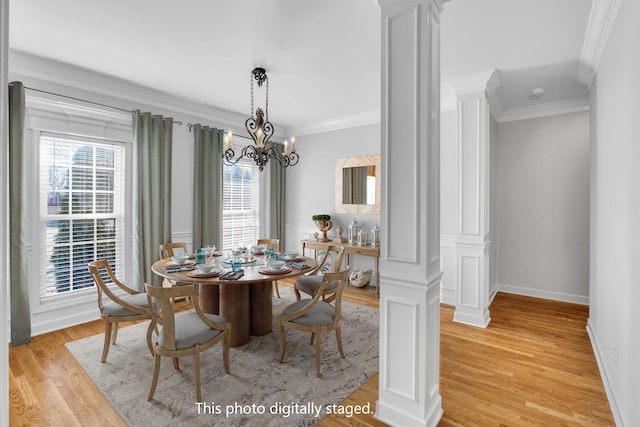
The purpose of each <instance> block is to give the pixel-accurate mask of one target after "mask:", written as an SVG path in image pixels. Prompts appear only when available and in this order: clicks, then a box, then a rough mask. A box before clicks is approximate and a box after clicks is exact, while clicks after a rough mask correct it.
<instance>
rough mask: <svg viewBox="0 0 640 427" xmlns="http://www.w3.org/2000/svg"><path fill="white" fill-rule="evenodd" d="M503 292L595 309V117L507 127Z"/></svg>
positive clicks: (501, 154)
mask: <svg viewBox="0 0 640 427" xmlns="http://www.w3.org/2000/svg"><path fill="white" fill-rule="evenodd" d="M497 168H498V169H497V181H498V182H497V191H498V195H497V210H498V212H497V218H498V221H497V224H498V230H497V231H498V234H497V235H498V239H497V250H498V262H499V270H498V280H499V282H500V285H499V288H500V290H504V291H509V292H515V293H520V294H528V295H533V296H540V297H545V298H552V299H559V300H565V301H574V302H578V303H583V304H587V303H588V295H589V286H588V283H589V277H588V276H589V274H588V273H589V113H588V112H582V113H573V114H565V115H560V116H553V117H545V118H537V119H529V120H521V121H515V122H507V123H501V124H500V125H499V126H498V144H497Z"/></svg>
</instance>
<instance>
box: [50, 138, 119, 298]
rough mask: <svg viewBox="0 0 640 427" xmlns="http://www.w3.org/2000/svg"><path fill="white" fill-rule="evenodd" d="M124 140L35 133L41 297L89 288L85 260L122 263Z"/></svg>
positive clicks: (90, 280) (115, 265) (116, 267)
mask: <svg viewBox="0 0 640 427" xmlns="http://www.w3.org/2000/svg"><path fill="white" fill-rule="evenodd" d="M124 157H125V147H124V144H122V143H119V142H115V141H102V140H94V139H90V138H83V137H75V136H68V135H56V134H50V133H42V134H41V135H40V224H41V243H42V244H41V246H40V247H41V250H42V254H41V257H40V272H41V281H40V283H41V286H40V296H41V298H42V299H46V298H51V297H54V296H55V295H57V294H60V293H65V292H73V291H77V290H79V289H83V288H87V287H93V286H94V283H93V280H92V278H91V275H90V274H89V271H88V267H87V264H88V263H89V262H91V261H93V260H96V259H107V260H108V261H109V264H110V265H111V268H112V269H114V270H115V272H116V275H117V274H118V272H119V271H120V270H121V269H122V268H123V264H122V263H123V250H124V241H123V235H124V232H123V231H124V212H125V209H124V179H125V175H124V174H125V168H124Z"/></svg>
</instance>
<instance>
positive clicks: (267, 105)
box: [264, 77, 269, 121]
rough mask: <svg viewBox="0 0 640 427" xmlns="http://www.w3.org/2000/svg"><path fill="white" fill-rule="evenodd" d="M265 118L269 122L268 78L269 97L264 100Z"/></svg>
mask: <svg viewBox="0 0 640 427" xmlns="http://www.w3.org/2000/svg"><path fill="white" fill-rule="evenodd" d="M264 116H265V119H266V120H267V121H269V78H268V77H267V97H266V98H265V100H264Z"/></svg>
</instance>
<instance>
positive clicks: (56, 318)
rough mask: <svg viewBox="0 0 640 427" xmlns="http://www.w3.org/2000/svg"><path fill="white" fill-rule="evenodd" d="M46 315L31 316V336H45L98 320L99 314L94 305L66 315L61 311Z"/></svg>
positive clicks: (74, 310)
mask: <svg viewBox="0 0 640 427" xmlns="http://www.w3.org/2000/svg"><path fill="white" fill-rule="evenodd" d="M53 313H55V314H52V313H46V315H44V316H42V315H41V316H32V324H31V336H33V337H35V336H36V335H42V334H46V333H48V332H53V331H57V330H60V329H64V328H69V327H71V326H75V325H80V324H82V323H87V322H92V321H94V320H98V319H100V313H99V311H98V306H97V304H96V303H93V304H91V307H75V308H74V309H73V310H72V311H67V312H66V313H65V312H64V311H62V310H60V311H56V312H53Z"/></svg>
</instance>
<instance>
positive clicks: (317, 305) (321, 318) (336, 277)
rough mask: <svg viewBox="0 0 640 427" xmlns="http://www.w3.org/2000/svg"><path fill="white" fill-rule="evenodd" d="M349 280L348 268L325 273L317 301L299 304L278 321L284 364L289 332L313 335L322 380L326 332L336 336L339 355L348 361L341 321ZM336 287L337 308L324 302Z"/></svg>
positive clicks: (308, 300) (314, 298)
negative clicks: (322, 345)
mask: <svg viewBox="0 0 640 427" xmlns="http://www.w3.org/2000/svg"><path fill="white" fill-rule="evenodd" d="M348 280H349V269H348V268H347V269H346V270H344V271H339V272H337V273H325V274H324V275H323V276H322V282H321V284H320V289H319V290H318V292H317V293H316V295H315V296H314V297H313V299H303V300H299V301H296V302H294V303H293V304H291V305H289V306H287V307H285V309H284V310H282V313H281V314H280V315H279V316H278V318H277V324H278V337H279V339H280V360H279V362H280V363H282V362H283V361H284V353H285V349H286V346H287V334H286V329H287V328H291V329H296V330H298V331H302V332H311V344H313V341H314V339H315V344H316V376H318V377H319V376H320V352H321V349H320V341H321V339H320V338H321V337H320V334H321V333H322V332H326V331H335V332H336V340H337V342H338V351H339V352H340V357H341V358H343V359H344V351H343V349H342V336H341V333H340V319H341V313H342V291H343V289H344V287H345V286H346V283H347V281H348ZM332 283H337V287H336V288H335V298H334V304H331V303H329V302H327V301H324V300H322V294H323V291H324V290H325V288H327V287H328V286H329V285H330V284H332Z"/></svg>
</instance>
